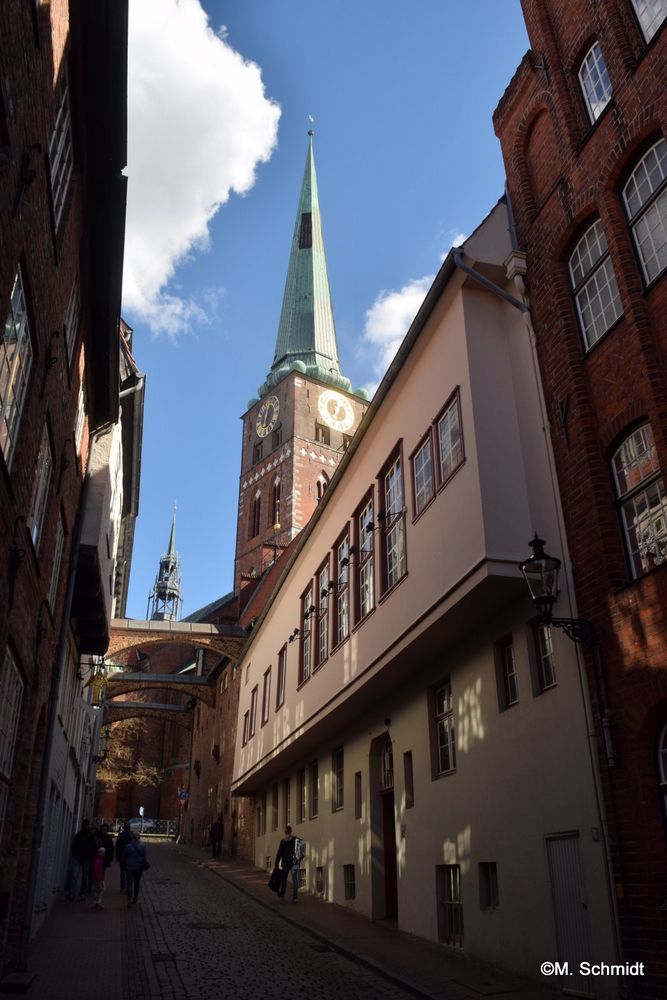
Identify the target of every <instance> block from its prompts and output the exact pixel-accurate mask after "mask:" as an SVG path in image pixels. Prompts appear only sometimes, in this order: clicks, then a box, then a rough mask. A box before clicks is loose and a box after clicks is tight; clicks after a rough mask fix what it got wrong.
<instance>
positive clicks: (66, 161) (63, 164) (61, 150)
mask: <svg viewBox="0 0 667 1000" xmlns="http://www.w3.org/2000/svg"><path fill="white" fill-rule="evenodd" d="M49 167H50V172H51V197H52V199H53V220H54V223H55V227H56V231H57V230H58V227H59V226H60V220H61V218H62V214H63V208H64V207H65V197H66V195H67V191H68V189H69V182H70V178H71V176H72V124H71V118H70V107H69V87H68V84H67V73H65V72H63V74H62V77H61V80H60V84H59V85H58V108H57V111H56V122H55V125H54V126H53V133H52V135H51V141H50V142H49Z"/></svg>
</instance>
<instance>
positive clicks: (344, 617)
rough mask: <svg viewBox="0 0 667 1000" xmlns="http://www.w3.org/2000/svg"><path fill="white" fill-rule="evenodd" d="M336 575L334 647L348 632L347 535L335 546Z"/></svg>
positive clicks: (348, 566)
mask: <svg viewBox="0 0 667 1000" xmlns="http://www.w3.org/2000/svg"><path fill="white" fill-rule="evenodd" d="M336 573H337V585H336V591H335V601H336V645H338V643H339V642H342V641H343V639H346V638H347V636H348V634H349V631H350V587H349V582H350V540H349V538H348V536H347V535H346V536H345V538H343V540H342V541H341V542H339V543H338V545H337V546H336Z"/></svg>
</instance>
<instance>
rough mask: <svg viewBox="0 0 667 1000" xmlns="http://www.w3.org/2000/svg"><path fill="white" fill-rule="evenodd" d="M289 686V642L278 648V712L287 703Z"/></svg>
mask: <svg viewBox="0 0 667 1000" xmlns="http://www.w3.org/2000/svg"><path fill="white" fill-rule="evenodd" d="M286 687H287V643H285V644H284V645H283V646H281V648H280V649H279V650H278V676H277V679H276V712H277V711H278V709H279V708H282V706H283V705H284V704H285V690H286Z"/></svg>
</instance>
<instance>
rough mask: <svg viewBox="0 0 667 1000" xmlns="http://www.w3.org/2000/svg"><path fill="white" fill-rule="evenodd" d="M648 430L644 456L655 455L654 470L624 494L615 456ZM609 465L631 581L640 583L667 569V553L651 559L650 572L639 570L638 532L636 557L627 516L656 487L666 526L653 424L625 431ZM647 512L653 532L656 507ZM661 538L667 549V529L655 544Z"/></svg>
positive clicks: (666, 500) (665, 502)
mask: <svg viewBox="0 0 667 1000" xmlns="http://www.w3.org/2000/svg"><path fill="white" fill-rule="evenodd" d="M646 429H647V430H648V432H649V434H650V439H651V447H650V449H648V451H647V452H644V454H650V452H653V454H654V457H655V461H654V463H653V469H652V471H651V472H650V473H649V474H647V475H646V476H643V477H642V478H641V479H639V480H638V481H637V482H636V483H634V484H632V485H630V486H627V487H626V488H625V489H624V490H623V491H621V484H620V482H619V477H618V472H617V469H616V465H615V459H616V456H617V455H618V454H619V453H620V452H621V450H622V449H623V448H624V447H625V446H626V445H627V444H628V442H629V441H630V440H631V439H633V438H634V437H635V436H636V435H637V434H639V433H641V432H642V431H644V430H646ZM609 465H610V469H611V475H612V483H613V487H614V496H615V501H616V508H617V510H618V517H619V523H620V528H621V534H622V537H623V547H624V549H625V556H626V560H627V564H628V568H629V571H630V575H631V578H632V579H633V580H638V579H640V578H641V577H643V576H646V574H647V573H650V572H652V571H653V570H654V569H656V568H658V567H659V566H662V565H664V564H665V563H666V562H667V552H666V554H665V556H664V557H662V558H661V559H660V560H659V561H655V555H653V556H652V557H651V558H652V559H653V560H654V564H653V565H652V566H649V567H648V568H645V567H644V566H643V565H642V567H641V570H639V568H638V567H637V565H636V559H641V558H642V557H641V556H640V552H641V545H640V542H639V535H638V532H636V531H635V538H636V539H637V550H636V553H635V552H634V550H633V548H632V544H631V539H630V529H629V526H628V521H627V518H626V515H625V511H626V508H628V506H629V505H630V504H632V503H634V502H635V501H636V500H638V499H639V498H640V497H641V496H642V495H644V497H645V499H646V500H648V496H647V494H648V490H649V489H651V488H653V487H655V488H656V490H657V493H658V499H659V501H660V502H659V504H658V505H657V507H658V508H660V509H661V510H662V518H663V521H664V522H667V496H666V493H665V480H664V475H663V471H662V468H661V466H660V461H659V457H658V451H657V448H656V444H655V437H654V435H653V428H652V427H651V423H650V421H648V420H644V421H642V422H641V423H639V424H636V425H635V426H634V427H632V428H630V429H628V430H626V432H625V434H624V435H623V437H622V438H620V439H619V440H618V443H617V446H616V447H615V448H614V450H613V452H612V453H611V457H610V461H609ZM647 507H648V504H647ZM648 509H649V511H650V517H649V523H650V526H651V528H653V526H654V523H655V522H654V518H653V513H654V511H655V510H656V507H648ZM661 538H663V539H665V545H666V546H667V526H666V528H665V532H664V533H663V535H662V536H660V535H657V536H656V535H654V536H653V540H654V541H656V540H658V541H659V540H660V539H661Z"/></svg>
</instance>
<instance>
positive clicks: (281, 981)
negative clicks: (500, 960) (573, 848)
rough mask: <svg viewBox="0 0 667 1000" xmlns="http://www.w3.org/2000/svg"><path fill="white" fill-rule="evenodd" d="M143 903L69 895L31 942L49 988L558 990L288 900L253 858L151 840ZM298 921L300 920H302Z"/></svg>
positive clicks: (458, 998)
mask: <svg viewBox="0 0 667 1000" xmlns="http://www.w3.org/2000/svg"><path fill="white" fill-rule="evenodd" d="M149 855H150V859H151V868H150V871H149V872H147V873H146V875H145V876H144V877H143V879H142V886H141V896H140V901H139V904H138V906H136V907H134V908H128V907H127V902H126V899H125V896H121V894H120V891H119V888H118V877H119V871H118V866H117V865H114V866H113V867H112V868H111V872H110V875H109V877H108V879H107V893H106V897H105V909H104V911H103V912H95V911H92V910H91V909H90V906H89V903H83V902H73V903H65V902H61V901H59V902H58V903H57V904H56V907H55V908H54V911H53V913H52V914H51V915H50V917H49V919H48V921H47V924H46V926H45V928H44V929H43V930H42V932H41V934H40V935H39V936H38V938H37V941H36V944H35V948H34V950H33V956H32V961H31V965H30V972H31V974H32V975H34V976H35V978H34V980H33V982H32V984H31V987H30V990H29V993H28V996H29V997H34V998H39V1000H90V998H91V997H95V998H97V1000H158V998H163V1000H208V998H216V1000H225V998H230V1000H231V998H234V1000H262V998H267V1000H269V998H278V997H290V998H291V997H308V998H313V1000H329V998H339V997H340V996H341V994H342V995H344V996H345V998H346V1000H347V998H350V1000H357V998H359V1000H361V998H363V1000H376V998H377V1000H394V998H395V1000H402V998H405V997H409V996H412V997H414V996H428V997H443V998H444V997H446V998H448V1000H466V998H467V1000H474V998H476V1000H479V997H480V996H484V995H486V996H489V995H494V994H498V993H502V994H504V995H505V997H506V998H509V1000H513V998H518V997H520V998H521V1000H548V998H549V997H552V996H553V994H550V993H548V992H546V991H543V990H541V989H540V988H539V986H538V985H536V984H532V983H529V982H528V981H525V980H520V979H517V978H515V977H510V976H508V975H507V974H504V973H502V972H500V971H499V970H493V969H491V968H490V967H486V966H483V965H481V964H479V963H475V962H471V961H470V960H468V959H465V958H462V957H461V956H459V955H454V956H451V955H448V954H447V953H446V952H445V951H444V950H443V949H441V948H438V947H436V946H434V945H430V944H429V943H428V942H422V941H418V940H417V939H414V938H411V937H409V936H408V935H404V934H401V933H400V932H398V931H396V930H395V929H391V928H390V929H388V928H386V927H384V926H381V927H378V925H375V924H373V923H372V922H371V921H367V920H365V918H362V917H359V916H357V915H356V914H350V913H348V912H346V911H344V910H343V909H342V908H341V907H336V906H332V905H328V904H323V903H321V902H320V901H319V900H316V899H314V898H313V897H312V896H306V895H304V896H303V897H302V898H301V899H300V901H299V903H298V904H297V906H293V905H292V904H291V902H289V900H285V901H282V900H278V899H277V898H276V897H275V896H273V894H272V893H270V892H269V891H268V890H267V888H266V876H265V874H264V873H262V872H259V871H258V870H257V869H254V868H251V867H250V866H242V865H232V864H228V863H216V862H210V861H209V859H208V858H207V857H206V855H205V854H203V853H202V852H200V851H194V850H190V849H188V848H181V847H176V846H175V845H171V844H159V845H153V844H151V845H149ZM300 924H301V925H302V926H300Z"/></svg>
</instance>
